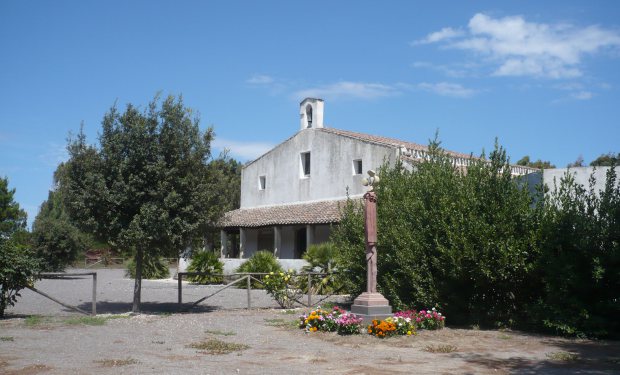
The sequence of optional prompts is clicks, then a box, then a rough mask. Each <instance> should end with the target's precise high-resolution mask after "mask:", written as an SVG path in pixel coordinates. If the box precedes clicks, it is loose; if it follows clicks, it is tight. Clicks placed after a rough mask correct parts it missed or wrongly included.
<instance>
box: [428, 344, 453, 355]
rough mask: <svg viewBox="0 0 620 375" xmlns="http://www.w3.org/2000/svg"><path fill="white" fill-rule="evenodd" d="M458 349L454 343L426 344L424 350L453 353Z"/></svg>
mask: <svg viewBox="0 0 620 375" xmlns="http://www.w3.org/2000/svg"><path fill="white" fill-rule="evenodd" d="M457 349H458V348H457V347H456V346H454V345H426V346H425V347H424V349H423V350H424V351H425V352H429V353H452V352H455V351H457Z"/></svg>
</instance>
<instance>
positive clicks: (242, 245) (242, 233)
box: [239, 228, 245, 259]
mask: <svg viewBox="0 0 620 375" xmlns="http://www.w3.org/2000/svg"><path fill="white" fill-rule="evenodd" d="M244 250H245V229H244V228H239V259H241V258H243V252H244Z"/></svg>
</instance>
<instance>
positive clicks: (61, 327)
mask: <svg viewBox="0 0 620 375" xmlns="http://www.w3.org/2000/svg"><path fill="white" fill-rule="evenodd" d="M98 277H99V285H98V286H99V288H98V300H99V301H100V302H99V303H98V310H99V312H107V313H112V314H104V315H99V316H97V317H96V318H90V317H86V316H83V315H79V314H75V313H72V312H70V311H69V310H67V309H65V308H63V307H61V306H59V305H56V304H54V303H53V302H51V301H47V300H45V299H43V298H42V297H39V296H38V295H34V294H33V293H30V292H25V293H24V296H23V298H22V299H21V300H20V301H19V302H18V304H17V306H15V307H14V308H11V309H9V311H8V318H7V319H4V320H0V374H239V373H240V374H291V373H308V374H318V373H328V374H332V373H333V374H387V373H407V374H409V373H416V374H508V373H515V374H541V373H542V374H566V373H575V374H618V373H620V342H606V341H596V342H595V341H588V340H567V339H561V338H555V337H548V336H540V335H532V334H523V333H519V332H510V331H480V330H463V329H450V328H446V329H444V330H441V331H432V332H421V333H420V334H419V335H417V336H414V337H397V338H390V339H384V340H381V339H377V338H373V337H371V336H369V335H365V334H364V335H359V336H351V337H343V336H338V335H336V334H332V333H312V334H306V333H304V332H303V331H302V330H299V329H297V328H296V319H297V316H298V315H299V314H300V313H301V312H302V311H301V310H297V311H292V312H288V313H287V312H285V311H283V310H279V309H273V307H274V306H275V303H274V302H273V301H272V300H271V299H270V298H269V296H267V295H265V294H264V292H261V291H256V292H253V294H252V303H253V306H260V307H263V308H261V309H252V310H245V309H239V307H242V306H244V305H245V303H246V298H247V295H246V294H245V291H243V290H238V289H231V290H229V292H227V293H225V294H224V293H223V294H222V295H218V296H219V297H218V298H217V299H213V300H211V301H210V302H209V304H207V305H204V306H203V307H202V308H200V309H197V310H193V312H192V313H186V314H180V313H175V312H174V311H176V304H175V301H176V281H172V280H167V281H147V282H145V284H144V288H145V289H144V292H143V300H144V301H145V304H144V307H145V309H144V310H145V311H148V312H150V313H147V314H141V315H135V316H129V315H127V314H119V313H122V312H126V311H128V310H129V309H130V306H131V304H130V302H131V285H132V280H129V279H126V278H124V276H123V274H122V272H120V271H119V270H103V271H102V270H99V276H98ZM37 287H38V288H40V289H42V290H45V291H47V292H49V293H50V294H53V295H54V296H56V297H59V298H60V299H62V300H63V301H66V302H69V303H71V304H76V305H80V306H81V307H83V308H89V304H90V302H89V301H90V289H89V288H90V287H89V283H88V281H84V280H77V279H76V280H65V281H41V282H39V283H37ZM204 288H205V287H198V286H191V285H187V286H186V289H185V291H186V292H184V298H186V300H188V301H189V300H196V299H198V298H200V297H201V296H204V295H206V294H207V293H208V291H205V289H204ZM185 293H187V294H185ZM227 349H230V350H232V351H231V352H230V353H227V354H224V353H225V352H226V350H227ZM233 349H234V350H233Z"/></svg>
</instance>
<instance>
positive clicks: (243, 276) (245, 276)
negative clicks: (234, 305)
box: [177, 272, 342, 310]
mask: <svg viewBox="0 0 620 375" xmlns="http://www.w3.org/2000/svg"><path fill="white" fill-rule="evenodd" d="M269 274H270V273H268V272H239V273H232V274H226V275H225V274H214V273H210V272H179V273H178V274H177V276H178V277H177V283H178V284H177V285H178V286H177V289H178V308H179V310H181V309H182V305H183V277H185V276H212V277H221V278H222V279H224V278H225V277H235V276H240V277H239V278H237V279H235V280H233V281H231V282H229V283H227V284H224V285H222V287H221V288H219V289H217V290H216V291H215V292H213V293H211V294H209V295H207V296H205V297H203V298H201V299H199V300H198V301H196V302H193V303H192V305H191V306H190V307H189V308H188V309H192V308H194V307H195V306H197V305H198V304H199V303H201V302H203V301H205V300H207V299H208V298H210V297H213V296H214V295H216V294H218V293H219V292H221V291H223V290H225V289H228V288H230V287H231V286H233V285H235V284H239V283H240V282H242V281H243V280H245V281H246V289H247V308H248V309H250V308H252V300H251V291H252V282H251V281H252V280H255V281H256V282H258V283H260V284H261V285H264V284H263V281H262V280H260V279H258V278H257V277H255V276H265V275H269ZM335 274H336V273H335V272H304V273H299V274H296V275H293V277H307V278H308V279H307V282H308V284H307V289H308V293H307V303H304V302H302V301H300V300H297V299H295V301H296V302H297V303H299V304H300V305H302V306H305V307H310V306H312V295H313V293H312V278H313V277H314V276H329V275H335ZM211 285H212V284H211ZM340 289H342V288H339V289H338V290H336V292H338V291H340ZM331 295H333V294H329V295H327V297H324V298H323V299H320V300H319V301H316V302H315V303H319V302H321V301H324V300H325V299H327V298H329V297H330V296H331ZM317 296H318V294H317Z"/></svg>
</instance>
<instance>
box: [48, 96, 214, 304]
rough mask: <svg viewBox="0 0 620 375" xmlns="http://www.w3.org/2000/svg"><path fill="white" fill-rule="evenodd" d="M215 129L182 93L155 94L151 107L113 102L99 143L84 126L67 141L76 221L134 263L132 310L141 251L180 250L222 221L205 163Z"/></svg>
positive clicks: (67, 180)
mask: <svg viewBox="0 0 620 375" xmlns="http://www.w3.org/2000/svg"><path fill="white" fill-rule="evenodd" d="M213 136H214V133H213V129H212V128H209V129H207V130H206V131H205V132H203V131H201V130H200V128H199V120H198V118H196V117H194V116H193V113H192V111H191V109H189V108H187V107H185V106H184V104H183V101H182V99H181V98H180V97H179V98H175V97H173V96H169V97H167V98H166V99H164V100H161V101H160V99H159V98H158V97H156V98H155V99H154V100H153V101H152V102H151V103H149V105H148V106H147V108H146V109H144V110H140V109H139V108H137V107H135V106H133V105H132V104H128V105H127V107H126V109H125V111H124V112H122V113H120V112H119V111H118V109H117V108H116V106H113V107H112V108H111V109H110V110H109V111H108V112H107V113H106V114H105V116H104V118H103V121H102V130H101V134H100V136H99V145H98V146H94V145H89V144H87V142H86V137H85V135H84V134H83V132H81V131H80V133H79V134H78V135H77V137H75V138H74V139H72V140H70V141H69V144H68V150H69V156H70V159H69V160H68V161H67V165H66V168H65V171H64V173H63V176H62V177H61V184H60V186H61V191H62V196H63V200H64V202H65V206H66V207H67V210H68V212H69V215H70V216H71V219H72V221H73V222H74V223H76V224H78V225H79V226H80V228H81V229H83V230H85V231H88V232H89V233H92V234H93V235H94V236H95V237H96V239H99V240H103V241H105V242H108V243H109V244H110V245H111V246H112V247H114V248H118V249H125V250H131V251H132V252H134V254H135V261H136V285H135V288H134V305H133V310H134V311H139V303H140V286H141V284H140V281H141V267H142V260H143V255H144V256H146V257H148V258H155V257H158V256H163V255H167V256H172V257H176V256H178V254H179V252H180V251H181V250H184V249H185V248H187V247H189V246H191V245H192V244H195V243H197V242H198V241H200V239H201V236H202V235H203V234H204V233H205V231H206V229H207V227H208V224H209V223H213V222H215V221H216V220H217V217H218V215H219V214H220V212H221V209H220V208H219V207H218V197H217V195H216V192H217V183H218V182H217V181H214V179H213V176H212V173H211V171H210V169H209V166H208V162H209V160H210V158H211V141H212V139H213Z"/></svg>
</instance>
